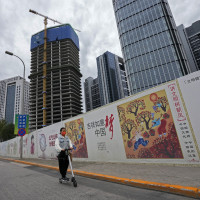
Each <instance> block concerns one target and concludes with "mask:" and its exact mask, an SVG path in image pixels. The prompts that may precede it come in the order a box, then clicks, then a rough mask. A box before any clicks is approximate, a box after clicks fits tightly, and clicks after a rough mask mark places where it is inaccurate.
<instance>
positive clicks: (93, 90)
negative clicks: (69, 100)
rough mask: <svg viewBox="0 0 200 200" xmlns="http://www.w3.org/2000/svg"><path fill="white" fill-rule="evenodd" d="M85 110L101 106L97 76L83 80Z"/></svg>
mask: <svg viewBox="0 0 200 200" xmlns="http://www.w3.org/2000/svg"><path fill="white" fill-rule="evenodd" d="M84 91H85V109H86V112H88V111H90V110H93V109H95V108H98V107H101V101H100V95H99V81H98V78H95V79H93V78H92V77H88V78H86V79H85V82H84Z"/></svg>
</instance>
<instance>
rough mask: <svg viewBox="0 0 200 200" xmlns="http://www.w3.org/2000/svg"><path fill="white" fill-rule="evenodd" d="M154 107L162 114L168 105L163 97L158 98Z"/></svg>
mask: <svg viewBox="0 0 200 200" xmlns="http://www.w3.org/2000/svg"><path fill="white" fill-rule="evenodd" d="M154 105H155V106H157V107H159V108H161V109H162V110H163V111H164V112H166V110H167V105H169V103H168V101H167V98H166V97H165V96H163V97H158V99H157V101H155V102H154Z"/></svg>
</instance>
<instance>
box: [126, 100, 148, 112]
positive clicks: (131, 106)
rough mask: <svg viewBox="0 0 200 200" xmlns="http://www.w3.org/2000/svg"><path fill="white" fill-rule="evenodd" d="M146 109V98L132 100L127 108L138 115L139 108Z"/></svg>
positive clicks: (127, 110)
mask: <svg viewBox="0 0 200 200" xmlns="http://www.w3.org/2000/svg"><path fill="white" fill-rule="evenodd" d="M139 108H140V110H144V109H145V108H146V106H145V103H144V100H135V101H132V102H131V103H130V104H129V105H128V106H127V108H126V112H127V113H133V114H134V115H135V116H137V113H138V110H139Z"/></svg>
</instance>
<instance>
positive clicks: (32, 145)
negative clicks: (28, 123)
mask: <svg viewBox="0 0 200 200" xmlns="http://www.w3.org/2000/svg"><path fill="white" fill-rule="evenodd" d="M34 152H35V143H34V136H33V135H32V136H31V154H34Z"/></svg>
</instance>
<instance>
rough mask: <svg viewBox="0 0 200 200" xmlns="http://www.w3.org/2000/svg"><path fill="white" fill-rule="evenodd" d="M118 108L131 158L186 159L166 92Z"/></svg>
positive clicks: (159, 92)
mask: <svg viewBox="0 0 200 200" xmlns="http://www.w3.org/2000/svg"><path fill="white" fill-rule="evenodd" d="M117 109H118V115H119V123H120V126H121V132H122V137H123V142H124V148H125V152H126V157H127V158H128V159H137V158H152V159H153V158H160V159H162V158H183V154H182V151H181V146H180V142H179V139H178V136H177V132H176V128H175V124H174V120H173V117H172V113H171V109H170V105H169V102H168V99H167V94H166V91H165V90H160V91H157V92H155V93H152V94H149V95H146V96H143V97H141V98H138V99H134V100H132V101H129V102H126V103H124V104H121V105H119V106H118V107H117ZM141 127H143V128H141Z"/></svg>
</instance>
